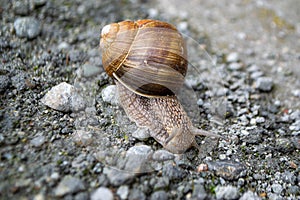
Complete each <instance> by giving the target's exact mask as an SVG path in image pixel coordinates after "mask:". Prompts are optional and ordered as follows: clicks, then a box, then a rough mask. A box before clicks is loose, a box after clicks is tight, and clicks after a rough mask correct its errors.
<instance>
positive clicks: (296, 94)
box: [292, 90, 300, 97]
mask: <svg viewBox="0 0 300 200" xmlns="http://www.w3.org/2000/svg"><path fill="white" fill-rule="evenodd" d="M292 94H293V95H294V96H295V97H300V90H293V91H292Z"/></svg>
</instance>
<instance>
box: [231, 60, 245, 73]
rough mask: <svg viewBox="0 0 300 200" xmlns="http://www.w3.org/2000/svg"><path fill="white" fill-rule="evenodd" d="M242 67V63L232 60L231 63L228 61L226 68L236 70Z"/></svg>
mask: <svg viewBox="0 0 300 200" xmlns="http://www.w3.org/2000/svg"><path fill="white" fill-rule="evenodd" d="M242 68H243V65H242V63H238V62H233V63H230V64H229V65H228V69H230V70H232V71H237V70H240V69H242Z"/></svg>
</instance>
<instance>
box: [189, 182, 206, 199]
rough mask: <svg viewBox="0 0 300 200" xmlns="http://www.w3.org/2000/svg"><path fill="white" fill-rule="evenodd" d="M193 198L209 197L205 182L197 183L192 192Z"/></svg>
mask: <svg viewBox="0 0 300 200" xmlns="http://www.w3.org/2000/svg"><path fill="white" fill-rule="evenodd" d="M192 197H193V198H192V199H197V200H204V199H206V197H207V193H206V191H205V189H204V186H203V184H199V183H198V184H195V185H194V188H193V193H192Z"/></svg>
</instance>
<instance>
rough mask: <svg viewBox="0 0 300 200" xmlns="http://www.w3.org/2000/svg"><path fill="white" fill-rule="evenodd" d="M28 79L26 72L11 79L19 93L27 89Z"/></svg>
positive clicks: (19, 73)
mask: <svg viewBox="0 0 300 200" xmlns="http://www.w3.org/2000/svg"><path fill="white" fill-rule="evenodd" d="M27 78H28V74H27V73H26V72H23V71H18V72H17V74H16V75H15V76H13V77H12V78H11V83H12V85H13V86H14V87H15V88H16V89H17V90H18V91H21V90H24V89H25V88H27V85H26V80H27Z"/></svg>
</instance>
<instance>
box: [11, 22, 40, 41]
mask: <svg viewBox="0 0 300 200" xmlns="http://www.w3.org/2000/svg"><path fill="white" fill-rule="evenodd" d="M14 28H15V30H16V34H17V36H18V37H25V38H28V39H33V38H36V37H37V36H38V35H39V34H40V32H41V24H40V22H39V21H38V20H36V19H35V18H33V17H22V18H18V19H16V20H15V22H14Z"/></svg>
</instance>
